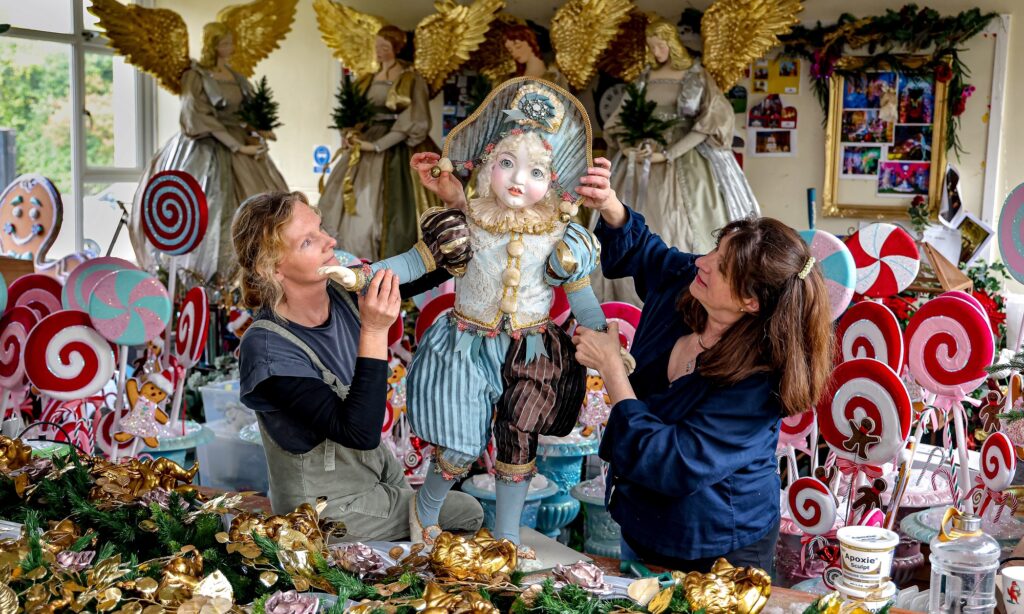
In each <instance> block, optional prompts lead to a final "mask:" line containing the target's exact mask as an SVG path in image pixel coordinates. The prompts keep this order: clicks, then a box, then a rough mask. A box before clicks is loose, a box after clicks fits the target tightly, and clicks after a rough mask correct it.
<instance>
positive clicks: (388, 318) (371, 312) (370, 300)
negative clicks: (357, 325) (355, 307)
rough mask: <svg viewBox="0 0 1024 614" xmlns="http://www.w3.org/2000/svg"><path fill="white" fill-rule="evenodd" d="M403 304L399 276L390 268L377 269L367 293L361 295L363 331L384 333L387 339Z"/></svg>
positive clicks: (360, 313)
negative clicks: (399, 288)
mask: <svg viewBox="0 0 1024 614" xmlns="http://www.w3.org/2000/svg"><path fill="white" fill-rule="evenodd" d="M401 305H402V295H401V292H400V291H399V290H398V276H397V275H395V273H394V271H391V270H390V269H382V270H380V271H377V273H376V274H374V276H373V279H371V280H370V285H369V286H367V288H366V294H364V295H363V296H360V297H359V319H360V320H361V322H362V330H363V332H365V333H368V334H377V335H379V334H380V333H383V334H384V336H385V339H386V338H387V333H388V330H389V329H390V328H391V325H392V324H394V323H395V319H396V318H397V317H398V312H399V308H400V307H401ZM385 343H386V342H385Z"/></svg>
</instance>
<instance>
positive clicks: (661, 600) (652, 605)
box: [647, 586, 675, 614]
mask: <svg viewBox="0 0 1024 614" xmlns="http://www.w3.org/2000/svg"><path fill="white" fill-rule="evenodd" d="M674 589H675V587H674V586H670V587H668V588H666V589H664V590H662V591H661V592H660V593H658V594H657V595H655V596H654V599H651V601H650V602H649V603H648V604H647V611H648V612H650V613H651V614H661V613H662V612H664V611H665V610H667V609H668V604H669V603H670V602H671V601H672V591H673V590H674Z"/></svg>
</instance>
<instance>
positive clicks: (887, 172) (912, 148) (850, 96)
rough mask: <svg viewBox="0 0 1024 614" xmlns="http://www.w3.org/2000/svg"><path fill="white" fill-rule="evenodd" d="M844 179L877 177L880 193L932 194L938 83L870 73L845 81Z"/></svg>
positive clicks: (842, 168)
mask: <svg viewBox="0 0 1024 614" xmlns="http://www.w3.org/2000/svg"><path fill="white" fill-rule="evenodd" d="M841 113H842V117H841V120H842V121H841V124H840V126H841V127H840V141H841V142H842V160H841V164H840V176H841V177H842V178H843V179H864V180H870V181H874V182H875V185H876V194H877V195H878V196H896V197H905V196H917V195H921V196H927V195H928V183H929V180H930V172H931V158H932V143H933V139H932V137H933V135H932V122H933V121H934V119H935V118H934V114H935V81H934V79H933V78H932V77H930V76H928V77H925V76H916V75H900V74H898V73H895V72H865V73H861V74H859V75H856V76H853V77H848V78H846V79H844V81H843V106H842V111H841Z"/></svg>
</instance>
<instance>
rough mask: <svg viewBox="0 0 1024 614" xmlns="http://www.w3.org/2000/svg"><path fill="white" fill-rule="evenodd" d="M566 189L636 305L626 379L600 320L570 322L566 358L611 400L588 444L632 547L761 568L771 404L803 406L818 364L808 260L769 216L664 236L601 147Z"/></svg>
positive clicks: (653, 554)
mask: <svg viewBox="0 0 1024 614" xmlns="http://www.w3.org/2000/svg"><path fill="white" fill-rule="evenodd" d="M595 162H596V164H597V165H598V167H599V168H598V169H597V170H596V171H592V172H591V174H590V175H589V176H588V177H585V178H584V182H585V183H586V184H588V185H587V186H586V187H581V188H578V189H577V192H578V193H579V194H580V195H581V196H584V197H586V200H585V201H584V204H585V205H587V206H589V207H591V208H592V209H594V210H596V211H598V212H599V213H600V214H601V220H600V222H599V223H598V225H597V230H596V234H597V236H598V238H599V239H600V240H601V245H602V253H601V264H602V267H603V269H604V273H605V275H606V276H607V277H609V278H612V279H614V278H623V277H631V278H632V279H633V283H634V285H635V287H636V292H637V294H638V295H639V296H640V298H641V299H642V300H643V301H644V308H643V315H642V316H641V319H640V325H639V327H638V328H637V331H636V337H635V339H634V342H633V346H632V349H631V352H632V354H633V356H634V357H635V358H636V364H637V367H636V370H635V371H634V372H633V374H632V376H629V377H627V375H626V373H625V371H624V370H623V368H622V366H621V365H622V360H621V359H620V358H619V338H618V332H617V330H615V329H614V327H609V328H610V330H609V331H608V332H607V333H599V332H595V331H590V330H581V331H580V333H579V335H578V337H577V338H576V339H575V343H576V346H577V353H576V356H577V358H578V359H579V361H580V362H581V363H583V364H584V365H585V366H587V367H590V368H593V369H596V370H597V371H599V372H600V373H601V377H602V378H604V382H605V384H606V386H607V388H608V394H609V396H610V397H611V399H612V403H613V404H614V407H613V409H612V412H611V416H610V417H609V420H608V427H607V429H606V430H605V435H604V439H603V440H602V442H601V450H600V455H601V458H603V459H605V460H606V461H608V462H609V463H610V471H609V475H610V483H609V485H608V491H607V492H608V494H607V495H606V497H607V500H608V501H607V503H608V507H609V510H610V511H611V514H612V517H613V518H615V520H617V521H618V522H619V524H620V525H621V526H622V535H623V538H624V541H625V543H626V545H628V546H629V547H630V548H631V549H632V550H634V551H635V552H636V553H637V554H638V555H639V556H640V558H641V559H642V560H643V561H645V562H649V563H652V564H656V565H661V566H665V567H669V568H671V569H678V570H680V571H691V570H696V571H702V572H707V571H708V569H709V568H710V567H711V565H712V563H713V562H714V561H715V559H716V558H718V557H725V558H726V559H728V560H729V562H730V563H732V564H733V565H736V566H745V565H753V566H756V567H760V568H762V569H766V570H768V571H771V569H772V565H773V559H774V553H775V542H776V540H777V538H778V532H779V518H780V514H779V492H780V489H781V484H780V482H779V476H778V473H777V464H776V461H775V448H776V445H777V443H778V437H779V425H780V422H781V419H782V418H783V417H784V416H790V415H793V414H797V413H799V412H802V411H807V410H809V409H811V406H812V405H813V404H814V403H816V402H817V401H818V399H819V397H820V396H821V395H822V394H823V392H824V389H825V386H826V382H827V379H828V376H829V372H830V367H831V365H832V330H831V318H830V316H829V303H828V295H827V291H826V289H825V283H824V278H823V277H822V273H821V267H820V266H816V265H815V261H814V258H813V257H812V256H811V253H810V249H809V248H808V246H807V244H805V243H804V242H803V241H802V240H801V239H800V236H799V235H798V234H797V233H796V232H795V231H794V230H793V229H791V228H789V227H788V226H786V225H785V224H783V223H782V222H779V221H778V220H774V219H771V218H747V219H741V220H737V221H734V222H731V223H729V224H727V225H726V226H725V227H724V228H722V229H721V230H720V231H719V232H718V235H717V245H716V247H715V249H714V250H712V251H711V252H710V253H709V254H707V255H704V256H698V255H695V254H686V253H683V252H680V251H679V250H677V249H675V248H672V247H669V246H667V245H666V244H665V243H664V242H663V241H662V240H661V238H660V237H658V235H656V234H654V233H652V232H651V231H650V229H649V228H648V227H647V225H646V223H645V222H644V218H643V216H642V215H640V214H639V213H637V212H635V211H632V210H630V209H628V208H626V207H625V206H624V205H623V204H622V203H621V202H619V200H618V198H617V197H616V195H615V192H614V190H612V189H611V188H610V187H609V182H608V176H609V175H610V173H609V172H608V170H609V168H610V166H611V165H610V163H608V161H607V160H604V159H598V160H596V161H595Z"/></svg>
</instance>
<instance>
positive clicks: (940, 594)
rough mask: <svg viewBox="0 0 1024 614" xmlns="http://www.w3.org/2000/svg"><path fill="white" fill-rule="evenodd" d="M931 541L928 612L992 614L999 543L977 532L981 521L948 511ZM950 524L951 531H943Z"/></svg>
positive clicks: (994, 601)
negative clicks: (937, 532)
mask: <svg viewBox="0 0 1024 614" xmlns="http://www.w3.org/2000/svg"><path fill="white" fill-rule="evenodd" d="M942 520H943V522H942V527H941V528H940V530H939V534H938V535H937V536H936V537H935V539H933V540H932V543H931V550H932V553H931V556H930V557H929V562H930V563H931V567H932V578H931V586H930V587H929V590H928V611H929V612H931V613H933V614H934V613H939V614H960V613H964V614H967V613H971V614H974V613H981V612H994V611H995V607H996V573H997V572H998V569H999V555H1000V552H999V542H997V541H996V540H995V539H993V538H992V537H990V536H988V535H986V534H985V533H983V532H982V530H981V518H979V517H978V516H975V515H973V514H961V513H960V512H959V511H957V510H956V509H954V508H950V509H949V510H948V511H947V512H946V515H945V516H944V517H943V519H942ZM950 521H952V528H951V530H950V531H948V532H947V531H946V526H947V524H949V523H950Z"/></svg>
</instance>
